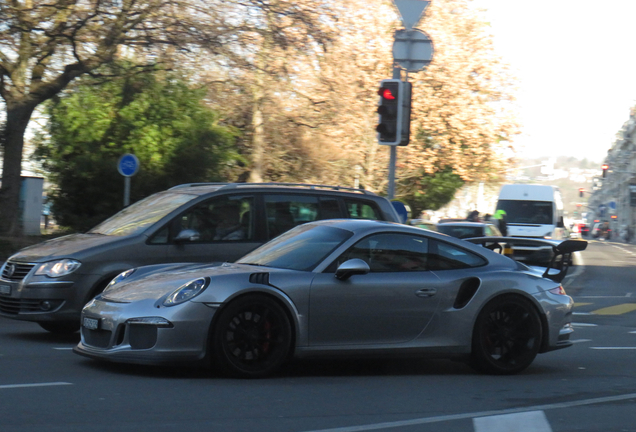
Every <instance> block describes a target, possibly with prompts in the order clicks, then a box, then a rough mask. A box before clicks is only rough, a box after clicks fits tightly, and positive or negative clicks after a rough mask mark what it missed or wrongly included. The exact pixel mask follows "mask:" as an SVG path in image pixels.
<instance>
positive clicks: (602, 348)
mask: <svg viewBox="0 0 636 432" xmlns="http://www.w3.org/2000/svg"><path fill="white" fill-rule="evenodd" d="M590 349H593V350H636V347H590Z"/></svg>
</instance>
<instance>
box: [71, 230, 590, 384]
mask: <svg viewBox="0 0 636 432" xmlns="http://www.w3.org/2000/svg"><path fill="white" fill-rule="evenodd" d="M570 242H574V241H570ZM582 243H585V244H587V243H586V242H582ZM583 248H584V247H583ZM566 249H567V248H566ZM578 250H580V248H579V249H578ZM555 280H560V279H558V278H555V277H550V275H549V274H548V272H546V273H545V274H543V275H542V274H541V273H539V272H537V271H536V270H533V269H531V268H529V267H527V266H525V265H523V264H520V263H517V262H515V261H513V260H512V259H510V258H508V257H506V256H504V255H501V254H498V253H495V252H493V251H491V250H489V249H488V248H487V247H483V246H479V245H475V244H471V243H468V242H466V241H463V240H459V239H455V238H453V237H449V236H446V235H443V234H438V233H434V232H431V231H427V230H423V229H420V228H416V227H411V226H407V225H400V224H395V223H387V222H377V221H368V220H327V221H321V222H312V223H307V224H304V225H301V226H298V227H296V228H294V229H292V230H291V231H289V232H287V233H285V234H283V235H281V236H280V237H277V238H276V239H274V240H272V241H270V242H269V243H267V244H265V245H263V246H261V247H260V248H258V249H256V250H255V251H253V252H251V253H249V254H247V255H246V256H244V257H243V258H241V259H239V260H238V261H237V262H236V263H223V264H221V263H216V264H166V265H153V266H146V267H139V268H136V269H131V270H129V271H126V272H124V273H122V274H120V275H119V276H117V277H116V278H115V279H113V280H112V282H111V283H110V285H108V287H107V288H106V289H105V290H104V292H103V293H102V294H101V295H99V296H97V297H96V298H95V299H93V300H92V301H90V302H89V303H88V304H87V305H86V306H85V307H84V309H83V312H82V330H81V332H82V334H81V342H80V343H79V344H78V345H77V347H76V348H75V349H74V351H75V352H76V353H78V354H81V355H85V356H88V357H92V358H96V359H103V360H109V361H115V362H129V363H142V364H166V363H173V362H182V361H200V360H206V361H207V360H211V361H212V363H213V364H214V365H218V366H220V367H222V368H224V369H225V370H227V371H229V372H230V373H233V374H235V375H240V376H247V377H257V376H263V375H267V374H270V373H272V372H273V371H274V370H276V369H277V368H279V367H280V366H281V365H282V364H283V363H284V362H285V361H286V360H288V359H290V358H292V357H310V356H338V355H344V356H358V355H359V356H362V355H372V356H374V355H377V356H380V355H382V356H384V355H387V354H391V355H406V354H408V355H413V354H416V355H421V356H444V357H461V358H465V359H467V360H469V361H470V363H471V365H473V367H474V368H475V369H477V370H479V371H483V372H487V373H495V374H512V373H517V372H520V371H522V370H523V369H525V368H527V367H528V366H529V365H530V364H531V363H532V361H533V360H534V358H535V357H536V355H537V354H538V353H545V352H548V351H552V350H555V349H559V348H565V347H568V346H570V345H571V342H570V341H569V337H570V334H571V333H572V327H571V325H570V320H571V312H572V306H573V302H572V299H571V298H570V297H569V296H567V295H566V294H565V291H564V290H563V287H562V286H561V285H560V284H559V282H555Z"/></svg>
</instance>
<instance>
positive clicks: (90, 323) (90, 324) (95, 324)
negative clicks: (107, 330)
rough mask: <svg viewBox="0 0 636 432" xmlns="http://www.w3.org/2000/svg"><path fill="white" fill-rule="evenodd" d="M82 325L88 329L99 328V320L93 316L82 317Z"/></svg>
mask: <svg viewBox="0 0 636 432" xmlns="http://www.w3.org/2000/svg"><path fill="white" fill-rule="evenodd" d="M82 325H83V326H84V327H85V328H87V329H89V330H97V329H98V328H99V320H98V319H95V318H88V317H84V320H83V321H82Z"/></svg>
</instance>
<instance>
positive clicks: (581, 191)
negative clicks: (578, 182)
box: [579, 188, 585, 198]
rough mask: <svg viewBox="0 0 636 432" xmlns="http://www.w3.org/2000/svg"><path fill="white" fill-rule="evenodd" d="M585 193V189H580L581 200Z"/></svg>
mask: <svg viewBox="0 0 636 432" xmlns="http://www.w3.org/2000/svg"><path fill="white" fill-rule="evenodd" d="M583 192H585V189H583V188H579V197H580V198H583Z"/></svg>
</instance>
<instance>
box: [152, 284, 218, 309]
mask: <svg viewBox="0 0 636 432" xmlns="http://www.w3.org/2000/svg"><path fill="white" fill-rule="evenodd" d="M209 283H210V279H209V278H199V279H195V280H192V281H190V282H188V283H186V284H183V285H181V286H180V287H179V288H177V289H176V290H175V291H174V292H173V293H172V294H170V295H169V296H168V297H167V298H166V299H165V300H164V301H163V305H164V306H175V305H178V304H181V303H183V302H186V301H188V300H190V299H191V298H194V297H196V296H198V295H199V294H201V293H202V292H203V290H205V289H206V288H207V287H208V284H209Z"/></svg>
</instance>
